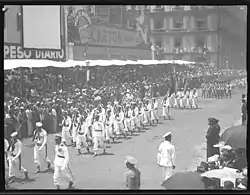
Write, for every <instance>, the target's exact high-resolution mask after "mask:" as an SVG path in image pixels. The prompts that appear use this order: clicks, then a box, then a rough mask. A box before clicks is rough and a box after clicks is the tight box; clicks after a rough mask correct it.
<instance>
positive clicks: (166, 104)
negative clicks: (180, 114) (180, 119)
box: [162, 97, 170, 117]
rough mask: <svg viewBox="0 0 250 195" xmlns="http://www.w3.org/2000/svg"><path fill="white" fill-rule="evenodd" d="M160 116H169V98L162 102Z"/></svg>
mask: <svg viewBox="0 0 250 195" xmlns="http://www.w3.org/2000/svg"><path fill="white" fill-rule="evenodd" d="M162 105H163V107H162V116H164V117H165V116H169V114H170V113H169V109H170V97H167V99H166V100H164V99H163V100H162Z"/></svg>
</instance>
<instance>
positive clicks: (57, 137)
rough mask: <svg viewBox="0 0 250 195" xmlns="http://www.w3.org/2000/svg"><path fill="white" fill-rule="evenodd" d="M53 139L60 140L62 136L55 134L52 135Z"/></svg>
mask: <svg viewBox="0 0 250 195" xmlns="http://www.w3.org/2000/svg"><path fill="white" fill-rule="evenodd" d="M54 138H55V139H60V138H62V135H61V134H59V133H57V134H55V135H54Z"/></svg>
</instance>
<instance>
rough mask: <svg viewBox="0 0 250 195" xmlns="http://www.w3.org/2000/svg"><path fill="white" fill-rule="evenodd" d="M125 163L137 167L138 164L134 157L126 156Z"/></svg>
mask: <svg viewBox="0 0 250 195" xmlns="http://www.w3.org/2000/svg"><path fill="white" fill-rule="evenodd" d="M125 163H130V164H132V165H135V164H136V163H137V160H136V159H135V158H134V157H132V156H126V160H125Z"/></svg>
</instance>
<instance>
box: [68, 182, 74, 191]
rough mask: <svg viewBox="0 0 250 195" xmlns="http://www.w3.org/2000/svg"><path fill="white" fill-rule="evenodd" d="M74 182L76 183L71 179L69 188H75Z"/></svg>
mask: <svg viewBox="0 0 250 195" xmlns="http://www.w3.org/2000/svg"><path fill="white" fill-rule="evenodd" d="M73 184H74V183H73V181H70V182H69V186H68V189H72V188H73Z"/></svg>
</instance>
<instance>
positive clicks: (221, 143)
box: [213, 142, 225, 148]
mask: <svg viewBox="0 0 250 195" xmlns="http://www.w3.org/2000/svg"><path fill="white" fill-rule="evenodd" d="M213 146H214V147H215V148H221V147H223V146H225V143H224V142H220V143H218V144H215V145H213Z"/></svg>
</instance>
